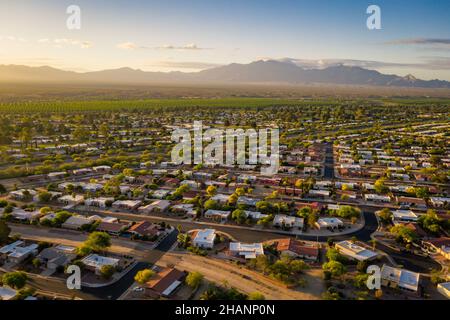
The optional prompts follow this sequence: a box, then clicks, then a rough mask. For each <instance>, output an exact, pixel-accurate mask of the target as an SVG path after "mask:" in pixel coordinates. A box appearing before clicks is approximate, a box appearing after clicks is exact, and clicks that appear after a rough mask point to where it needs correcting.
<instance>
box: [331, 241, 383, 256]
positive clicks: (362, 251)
mask: <svg viewBox="0 0 450 320" xmlns="http://www.w3.org/2000/svg"><path fill="white" fill-rule="evenodd" d="M335 246H336V248H337V249H338V250H339V252H340V253H342V254H343V255H344V256H347V257H350V258H352V259H354V260H358V261H369V260H373V259H375V258H376V257H378V253H376V252H373V251H371V250H369V249H366V248H364V247H362V246H359V245H357V244H355V243H352V242H351V241H348V240H344V241H341V242H338V243H336V245H335Z"/></svg>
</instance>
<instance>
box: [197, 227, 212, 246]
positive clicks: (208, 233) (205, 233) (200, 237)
mask: <svg viewBox="0 0 450 320" xmlns="http://www.w3.org/2000/svg"><path fill="white" fill-rule="evenodd" d="M192 237H193V240H192V244H193V245H194V247H198V248H204V249H212V248H213V247H214V240H215V239H216V230H214V229H203V230H198V231H196V232H195V234H194V235H193V236H192Z"/></svg>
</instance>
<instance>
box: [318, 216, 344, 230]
mask: <svg viewBox="0 0 450 320" xmlns="http://www.w3.org/2000/svg"><path fill="white" fill-rule="evenodd" d="M317 224H319V226H320V227H325V228H326V227H335V226H339V225H343V224H344V223H343V222H342V220H341V219H338V218H320V219H319V220H317Z"/></svg>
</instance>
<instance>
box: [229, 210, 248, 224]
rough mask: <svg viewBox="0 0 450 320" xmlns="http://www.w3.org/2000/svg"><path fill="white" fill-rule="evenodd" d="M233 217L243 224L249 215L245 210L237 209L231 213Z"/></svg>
mask: <svg viewBox="0 0 450 320" xmlns="http://www.w3.org/2000/svg"><path fill="white" fill-rule="evenodd" d="M231 219H233V220H235V221H236V222H237V223H239V224H243V223H244V222H245V221H246V220H247V215H246V214H245V212H244V210H241V209H236V210H234V211H233V212H232V213H231Z"/></svg>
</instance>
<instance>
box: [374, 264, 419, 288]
mask: <svg viewBox="0 0 450 320" xmlns="http://www.w3.org/2000/svg"><path fill="white" fill-rule="evenodd" d="M381 284H382V285H383V286H385V287H390V288H399V289H401V290H404V291H408V292H414V293H419V291H420V274H419V273H415V272H412V271H409V270H406V269H400V268H394V267H391V266H388V265H386V264H384V265H383V266H382V268H381Z"/></svg>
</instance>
